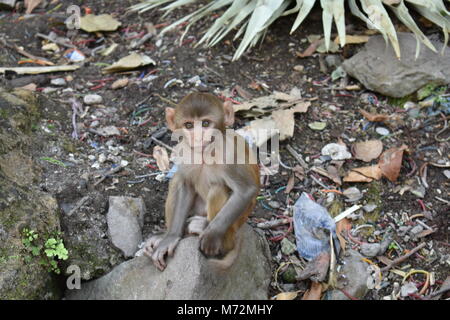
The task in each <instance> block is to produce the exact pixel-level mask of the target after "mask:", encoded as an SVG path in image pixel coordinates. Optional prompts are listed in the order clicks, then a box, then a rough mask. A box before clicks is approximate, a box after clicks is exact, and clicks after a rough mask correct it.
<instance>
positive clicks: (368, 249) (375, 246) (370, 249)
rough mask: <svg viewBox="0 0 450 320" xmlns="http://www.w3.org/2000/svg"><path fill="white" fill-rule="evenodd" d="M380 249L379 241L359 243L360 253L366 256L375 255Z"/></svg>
mask: <svg viewBox="0 0 450 320" xmlns="http://www.w3.org/2000/svg"><path fill="white" fill-rule="evenodd" d="M380 251H381V245H380V244H379V243H363V244H362V245H361V253H362V254H363V255H365V256H366V257H369V258H372V257H376V256H377V255H378V254H379V252H380Z"/></svg>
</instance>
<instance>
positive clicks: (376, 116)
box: [359, 109, 389, 122]
mask: <svg viewBox="0 0 450 320" xmlns="http://www.w3.org/2000/svg"><path fill="white" fill-rule="evenodd" d="M359 112H360V113H361V114H362V115H363V116H364V118H366V119H367V120H368V121H370V122H383V121H386V120H388V119H389V116H388V115H387V114H380V113H370V112H367V111H365V110H363V109H359Z"/></svg>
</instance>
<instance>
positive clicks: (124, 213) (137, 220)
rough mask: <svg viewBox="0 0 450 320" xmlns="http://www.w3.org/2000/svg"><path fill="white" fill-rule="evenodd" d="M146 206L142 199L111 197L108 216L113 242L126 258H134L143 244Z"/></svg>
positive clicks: (109, 230)
mask: <svg viewBox="0 0 450 320" xmlns="http://www.w3.org/2000/svg"><path fill="white" fill-rule="evenodd" d="M144 214H145V205H144V201H143V200H142V198H131V197H109V210H108V213H107V214H106V220H107V222H108V232H109V236H110V237H111V241H112V243H113V244H114V246H116V247H117V248H118V249H120V250H121V251H122V252H123V254H124V256H125V257H127V258H129V257H133V256H134V254H135V253H136V251H137V250H138V245H139V244H140V243H141V242H142V226H143V224H144Z"/></svg>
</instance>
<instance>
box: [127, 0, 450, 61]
mask: <svg viewBox="0 0 450 320" xmlns="http://www.w3.org/2000/svg"><path fill="white" fill-rule="evenodd" d="M292 1H293V0H210V2H209V3H207V4H206V5H204V6H202V7H201V8H200V9H197V10H195V11H194V12H192V13H190V14H188V15H186V16H185V17H183V18H181V19H179V20H178V21H175V22H174V23H172V24H171V25H170V26H168V27H166V28H165V29H163V31H162V33H164V32H166V31H168V30H170V29H173V28H174V27H176V26H178V25H180V24H182V23H184V22H188V24H187V25H186V29H185V31H184V33H183V35H182V37H181V39H180V41H182V38H183V36H184V35H185V34H186V33H187V31H188V30H189V28H190V27H191V26H192V24H194V23H195V22H196V21H198V20H199V19H201V18H203V17H205V16H207V15H208V14H211V13H212V12H213V11H216V10H218V9H221V8H223V7H227V6H229V8H228V9H227V10H225V12H224V13H222V14H221V16H220V18H219V19H217V20H216V21H215V22H214V24H213V25H212V26H211V28H210V29H209V30H208V31H207V32H206V33H205V34H204V36H203V37H202V38H201V39H200V41H199V43H198V44H197V45H199V44H201V43H205V44H206V45H208V46H213V45H215V44H217V43H218V42H219V41H220V40H222V39H223V38H224V37H225V36H226V35H227V34H229V32H231V31H232V30H234V29H235V28H239V29H238V31H237V32H236V34H235V37H234V39H236V38H238V37H240V36H241V35H243V38H242V40H241V43H240V44H239V47H238V49H237V50H236V53H235V54H234V57H233V60H236V59H238V58H239V57H240V56H241V55H242V54H243V53H244V52H245V51H246V50H247V49H248V48H250V47H252V46H254V45H255V44H256V43H257V42H258V41H259V40H260V39H262V38H264V35H265V34H266V32H267V28H268V27H269V26H270V24H271V23H272V22H273V21H275V20H276V19H278V18H279V17H280V16H284V15H288V14H292V13H296V12H298V14H297V17H296V20H295V22H294V24H293V26H292V29H291V33H292V32H294V31H295V30H296V29H297V28H298V27H299V26H300V24H301V23H302V22H303V21H304V19H305V18H306V17H307V16H308V14H309V12H310V11H311V9H312V8H313V6H314V4H315V2H316V0H295V1H296V2H295V6H294V7H293V8H291V9H288V10H286V9H287V7H288V6H289V4H291V2H292ZM447 1H450V0H447ZM196 2H198V0H144V2H143V3H140V4H137V5H134V6H132V7H131V8H130V9H131V10H135V11H139V12H145V11H147V10H150V9H153V8H155V7H160V6H163V7H162V8H161V10H163V11H165V14H164V15H167V14H168V13H169V12H171V11H173V10H175V9H176V8H180V7H182V6H185V5H188V4H192V3H196ZM358 2H359V3H360V4H361V7H362V10H361V9H360V7H359V6H358V4H357V3H356V0H348V3H349V6H350V11H351V13H352V14H353V15H355V16H357V17H359V18H360V19H362V20H363V21H365V22H366V23H367V26H368V27H369V28H373V29H376V30H378V31H379V32H380V33H381V34H382V35H383V37H384V39H385V41H386V42H388V41H390V42H391V44H392V46H393V48H394V51H395V53H396V55H397V56H398V57H400V47H399V43H398V39H397V34H396V31H395V28H394V25H393V24H392V21H391V19H390V17H389V15H388V13H387V11H386V9H385V6H386V7H389V8H390V9H391V10H392V12H394V14H395V15H396V16H397V17H398V18H399V20H400V21H401V22H402V23H403V24H405V26H406V27H407V28H408V29H410V30H411V31H412V32H413V33H414V35H415V36H416V39H417V40H418V44H417V49H416V56H417V55H418V53H419V50H420V42H422V43H424V44H425V45H426V46H427V47H429V48H430V49H432V50H435V48H434V47H433V45H432V44H431V42H430V41H429V40H428V38H426V36H425V35H424V34H423V32H422V31H421V30H420V29H419V27H418V26H417V24H416V23H415V22H414V19H413V18H412V16H411V15H410V14H409V11H408V8H407V7H406V5H405V2H408V3H409V4H410V5H411V6H412V7H414V9H415V10H416V11H418V12H419V13H420V14H421V15H422V16H424V17H425V18H427V19H428V20H430V21H431V22H433V23H434V24H436V25H438V26H440V27H441V28H442V30H443V32H444V37H445V45H444V48H445V47H446V45H447V42H448V33H449V31H450V18H449V17H450V14H449V12H448V10H447V9H446V7H445V5H444V3H443V0H358ZM320 3H321V6H322V10H323V15H322V17H323V27H324V36H325V45H326V47H327V49H328V48H329V44H330V36H331V24H332V21H333V19H334V21H335V24H336V27H337V30H338V34H339V39H340V45H341V46H343V45H345V39H346V37H345V19H344V14H345V9H344V0H320Z"/></svg>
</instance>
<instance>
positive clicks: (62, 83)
mask: <svg viewBox="0 0 450 320" xmlns="http://www.w3.org/2000/svg"><path fill="white" fill-rule="evenodd" d="M50 83H51V84H52V85H54V86H59V87H62V86H65V85H66V84H67V83H66V80H64V79H63V78H56V79H52V80H51V81H50Z"/></svg>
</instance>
